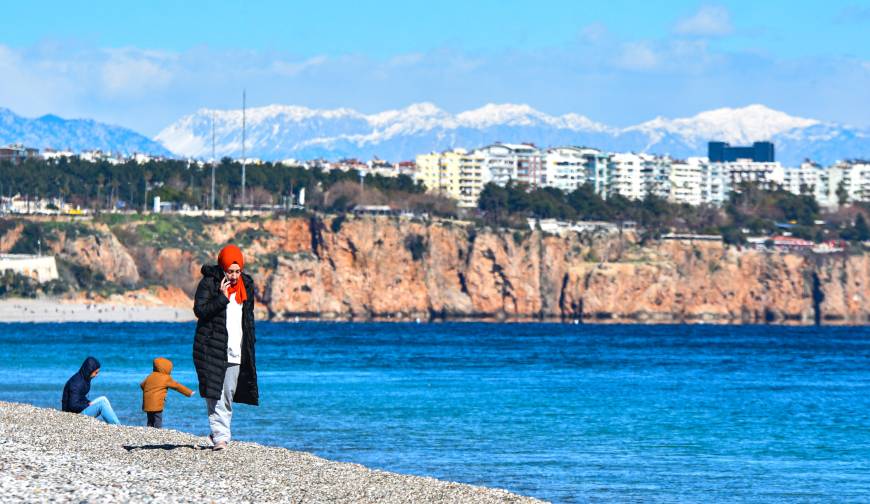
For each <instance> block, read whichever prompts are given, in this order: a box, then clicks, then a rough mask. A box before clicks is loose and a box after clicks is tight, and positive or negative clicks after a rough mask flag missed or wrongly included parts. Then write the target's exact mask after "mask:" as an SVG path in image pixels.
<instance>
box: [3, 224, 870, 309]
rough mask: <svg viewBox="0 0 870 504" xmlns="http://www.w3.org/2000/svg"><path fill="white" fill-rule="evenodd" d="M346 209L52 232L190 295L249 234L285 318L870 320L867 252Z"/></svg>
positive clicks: (128, 274) (76, 251)
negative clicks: (165, 235)
mask: <svg viewBox="0 0 870 504" xmlns="http://www.w3.org/2000/svg"><path fill="white" fill-rule="evenodd" d="M337 219H338V220H336V219H334V218H319V217H299V218H275V219H265V220H246V221H211V222H196V223H191V222H187V221H185V222H182V221H179V222H174V223H172V226H174V227H173V228H172V233H171V235H172V239H171V240H163V242H161V240H159V239H156V238H154V235H149V234H148V233H146V232H145V231H146V230H145V229H144V228H143V226H154V225H155V224H154V223H153V222H151V221H143V222H138V221H131V222H126V223H123V224H120V225H114V226H111V227H109V226H106V225H103V224H88V225H87V227H88V228H89V229H91V230H93V233H92V234H93V236H87V235H86V233H84V234H83V232H82V231H81V229H80V228H81V226H83V224H78V226H79V228H77V229H78V230H77V231H76V234H77V236H76V237H74V238H70V237H68V236H66V235H67V233H66V232H64V231H62V228H60V227H58V228H56V230H55V235H53V236H54V237H53V238H52V239H50V240H48V243H49V246H50V248H51V250H52V251H54V252H55V253H56V254H58V256H59V257H60V258H61V259H62V260H64V261H69V262H71V263H73V264H76V265H78V266H80V267H85V268H90V269H92V270H95V271H98V272H99V273H101V274H102V275H103V276H104V277H105V278H106V279H109V280H114V281H116V282H120V283H123V284H126V285H131V286H136V287H141V286H142V284H150V285H158V286H165V287H177V288H180V289H181V291H183V292H184V293H186V294H187V296H192V294H193V292H194V290H195V288H196V283H197V282H198V280H199V267H200V264H201V263H202V262H203V261H205V260H209V258H210V257H214V255H215V253H216V251H217V250H218V249H219V248H220V246H221V245H222V244H224V243H227V242H234V243H237V244H239V245H240V246H241V247H242V248H243V250H244V251H245V253H246V255H247V258H248V262H249V264H248V265H246V269H247V270H248V271H249V272H250V273H252V275H253V276H254V278H255V281H256V283H257V290H258V299H259V301H260V302H261V304H262V305H261V307H260V309H261V311H262V313H263V315H267V316H269V317H271V318H273V319H276V320H282V319H292V318H295V317H305V318H309V317H316V318H324V319H353V320H368V319H396V320H414V319H421V320H433V319H434V320H437V319H489V320H536V319H544V320H567V321H573V320H579V321H601V322H604V321H639V322H643V321H650V322H683V321H686V322H691V321H710V322H735V323H767V322H772V323H781V322H794V323H803V324H811V323H814V322H815V321H816V320H818V321H820V322H821V323H855V324H857V323H866V322H868V320H870V311H868V309H867V308H866V303H865V300H866V299H868V296H870V291H868V285H870V283H868V280H870V278H868V276H870V262H868V256H867V255H866V254H864V255H846V254H842V255H828V256H815V255H799V254H784V253H778V252H761V251H755V250H741V249H738V248H735V247H727V246H724V245H722V244H718V243H710V242H677V241H668V242H662V243H654V244H648V245H646V246H643V247H642V246H640V245H639V244H638V243H637V242H636V240H635V239H634V237H633V236H632V235H622V236H611V237H607V236H598V237H592V236H581V235H573V236H569V237H557V236H552V235H546V234H544V233H541V232H530V231H526V232H520V231H493V230H488V229H475V228H473V227H468V226H461V225H457V224H455V223H454V224H451V223H446V222H445V223H420V222H411V221H399V220H396V219H392V218H387V217H378V218H353V217H349V218H347V219H344V218H337ZM163 226H164V228H165V227H166V225H165V223H164V224H163ZM57 229H60V231H57ZM21 235H22V229H21V228H20V227H19V226H11V225H7V226H6V232H5V233H3V235H2V236H0V245H2V247H3V248H4V249H6V250H9V249H12V248H13V247H14V243H15V241H16V240H18V239H20V238H19V237H20V236H21ZM142 236H150V237H151V238H150V239H148V240H143V239H142V238H141V237H142ZM137 237H138V238H137ZM10 243H11V244H12V245H10ZM166 298H167V299H172V300H175V301H174V302H175V303H180V304H183V303H185V302H188V303H189V298H188V299H184V297H183V296H178V295H173V296H167V297H166Z"/></svg>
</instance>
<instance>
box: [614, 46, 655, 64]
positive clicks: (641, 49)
mask: <svg viewBox="0 0 870 504" xmlns="http://www.w3.org/2000/svg"><path fill="white" fill-rule="evenodd" d="M658 63H659V56H658V54H656V52H655V51H654V50H653V49H652V48H651V47H650V46H649V44H646V43H644V42H630V43H627V44H623V45H622V50H621V51H620V52H619V55H618V56H617V58H616V65H617V66H618V67H620V68H625V69H628V70H649V69H652V68H655V66H656V65H658Z"/></svg>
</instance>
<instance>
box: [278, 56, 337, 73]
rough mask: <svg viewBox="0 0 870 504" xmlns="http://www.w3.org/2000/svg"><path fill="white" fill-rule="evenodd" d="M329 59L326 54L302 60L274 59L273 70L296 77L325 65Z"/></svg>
mask: <svg viewBox="0 0 870 504" xmlns="http://www.w3.org/2000/svg"><path fill="white" fill-rule="evenodd" d="M327 61H328V58H327V57H326V56H314V57H312V58H308V59H305V60H302V61H292V62H291V61H282V60H278V61H274V62H273V63H272V71H274V72H275V73H276V74H278V75H283V76H285V77H295V76H297V75H299V74H300V73H302V72H304V71H305V70H309V69H311V68H314V67H318V66H321V65H324V64H325V63H326V62H327Z"/></svg>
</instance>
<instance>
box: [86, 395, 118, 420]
mask: <svg viewBox="0 0 870 504" xmlns="http://www.w3.org/2000/svg"><path fill="white" fill-rule="evenodd" d="M82 415H87V416H92V417H94V418H97V417H101V418H102V419H103V421H104V422H106V423H107V424H112V425H118V424H119V423H121V422H119V421H118V416H117V415H115V410H113V409H112V404H111V403H110V402H109V399H108V398H107V397H106V396H100V397H98V398H96V399H94V400H93V401H91V405H90V406H88V407H87V408H85V409H84V410H82Z"/></svg>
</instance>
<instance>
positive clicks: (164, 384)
mask: <svg viewBox="0 0 870 504" xmlns="http://www.w3.org/2000/svg"><path fill="white" fill-rule="evenodd" d="M139 386H140V387H141V388H142V411H144V412H145V413H146V414H147V416H148V423H147V425H148V427H154V428H155V429H160V428H162V427H163V409H164V407H165V405H166V392H167V391H168V390H169V389H173V390H176V391H178V392H180V393H182V394H184V395H186V396H187V397H190V396H192V395H193V391H192V390H190V389H189V388H187V387H185V386H184V385H182V384H180V383H178V382H177V381H175V380H173V379H172V361H171V360H169V359H165V358H163V357H157V358H156V359H154V371H152V372H151V374H150V375H148V377H147V378H145V379H144V380H142V383H140V384H139Z"/></svg>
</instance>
